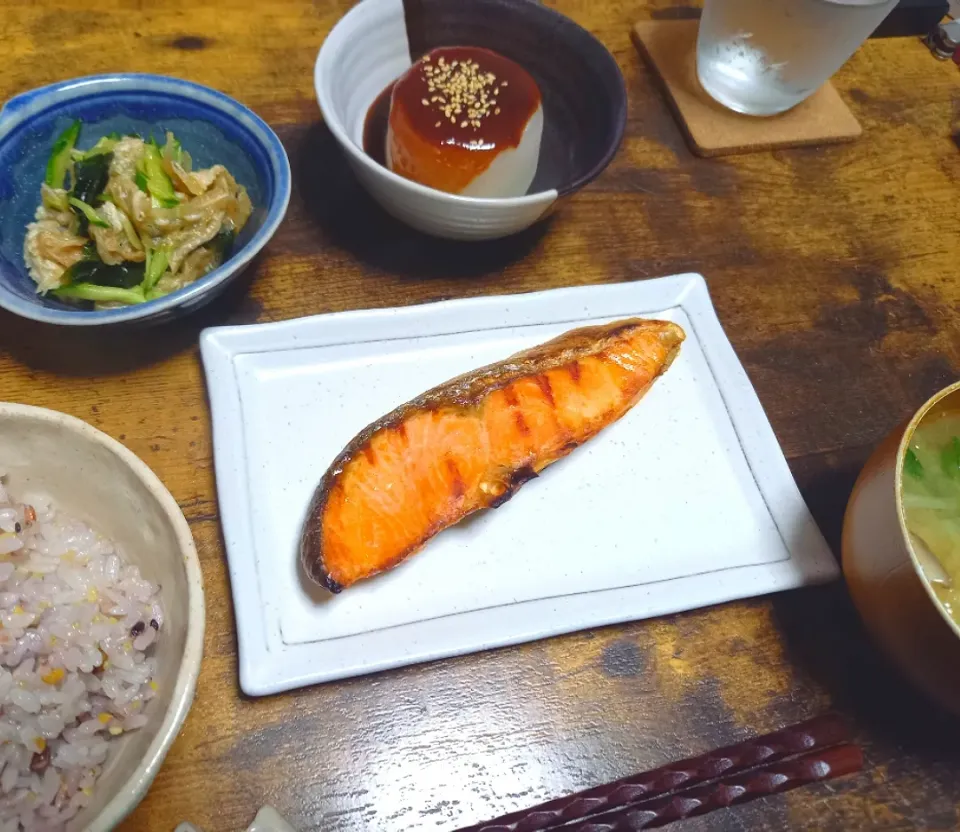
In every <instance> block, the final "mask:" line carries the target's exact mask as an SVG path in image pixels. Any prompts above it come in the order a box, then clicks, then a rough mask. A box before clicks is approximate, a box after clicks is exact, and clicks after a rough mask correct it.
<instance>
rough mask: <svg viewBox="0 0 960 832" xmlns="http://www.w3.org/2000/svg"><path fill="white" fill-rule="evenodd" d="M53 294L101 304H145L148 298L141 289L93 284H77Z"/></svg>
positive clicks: (55, 290) (56, 290) (57, 290)
mask: <svg viewBox="0 0 960 832" xmlns="http://www.w3.org/2000/svg"><path fill="white" fill-rule="evenodd" d="M53 294H55V295H56V296H57V297H58V298H64V299H65V300H92V301H94V302H99V303H126V304H128V305H133V304H137V303H143V302H144V301H145V300H146V298H145V297H144V294H143V292H142V291H141V290H140V289H139V288H136V289H121V288H118V287H116V286H97V285H95V284H93V283H75V284H73V286H63V287H61V288H60V289H54V291H53Z"/></svg>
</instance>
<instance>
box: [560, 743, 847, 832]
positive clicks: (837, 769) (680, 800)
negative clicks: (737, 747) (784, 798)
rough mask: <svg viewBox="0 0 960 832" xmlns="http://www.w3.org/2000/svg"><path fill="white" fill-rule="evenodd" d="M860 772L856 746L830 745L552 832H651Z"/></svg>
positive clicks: (606, 813) (625, 807) (568, 825)
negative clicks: (698, 816)
mask: <svg viewBox="0 0 960 832" xmlns="http://www.w3.org/2000/svg"><path fill="white" fill-rule="evenodd" d="M861 768H863V752H862V751H861V750H860V749H859V748H858V747H857V746H855V745H835V746H834V747H833V748H827V749H825V750H823V751H811V752H810V753H809V754H804V755H802V756H800V757H795V758H793V759H791V760H784V761H782V762H779V763H773V764H771V765H763V766H760V767H759V768H756V769H752V770H750V771H747V772H746V773H744V774H739V775H735V776H734V777H732V778H729V779H728V778H726V777H724V778H721V779H720V780H718V781H715V782H713V783H707V784H706V785H703V786H697V787H694V788H692V789H686V790H684V791H681V792H678V793H675V794H672V795H666V796H665V797H662V798H660V799H655V800H645V801H642V802H641V803H639V804H632V805H631V804H628V805H627V806H624V807H623V808H621V809H615V810H613V811H611V812H604V813H603V814H600V815H594V816H593V817H590V818H587V819H586V820H583V821H581V822H579V823H573V824H565V825H563V826H562V827H554V828H556V829H558V830H563V832H637V830H640V829H654V828H656V827H658V826H665V825H666V824H668V823H673V822H674V821H678V820H684V819H686V818H692V817H696V816H697V815H705V814H707V812H712V811H714V810H715V809H723V808H726V807H728V806H734V805H737V804H740V803H749V802H750V801H751V800H756V799H757V798H760V797H767V796H768V795H772V794H780V793H781V792H786V791H790V789H796V788H798V787H800V786H806V785H809V784H810V783H818V782H820V781H822V780H831V779H833V778H834V777H842V776H844V775H845V774H853V773H854V772H855V771H860V769H861Z"/></svg>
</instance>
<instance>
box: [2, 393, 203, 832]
mask: <svg viewBox="0 0 960 832" xmlns="http://www.w3.org/2000/svg"><path fill="white" fill-rule="evenodd" d="M0 469H2V470H3V472H5V473H6V474H7V475H8V476H7V478H6V484H7V487H8V489H9V490H10V491H11V492H12V493H13V494H14V495H15V496H18V495H20V494H22V493H23V492H24V490H30V491H35V492H41V493H43V494H45V495H47V496H49V497H50V498H51V499H52V500H53V502H54V504H55V505H56V507H57V508H58V509H60V510H62V511H65V512H68V513H70V514H71V515H73V516H75V517H77V518H78V519H79V520H82V521H83V522H85V523H87V524H89V525H90V526H91V527H92V528H94V529H95V530H96V531H98V532H100V533H102V534H104V535H106V536H107V537H109V538H111V539H112V540H113V541H114V542H116V543H117V544H118V546H119V547H121V548H122V549H123V550H124V553H125V555H126V557H127V559H128V560H129V562H131V563H133V564H135V565H136V566H137V567H138V568H139V569H140V572H141V574H142V575H143V577H144V578H145V579H147V580H149V581H151V582H153V583H157V584H160V586H161V589H160V599H161V603H162V604H163V609H164V614H165V621H164V624H163V627H162V629H161V632H160V638H158V640H157V646H156V648H155V653H154V655H155V657H156V659H157V663H158V669H157V677H156V678H157V681H158V684H159V690H158V693H157V695H156V697H155V698H154V699H153V700H151V701H150V702H149V703H148V705H147V707H146V708H145V712H146V715H147V716H148V717H149V718H150V722H149V723H148V724H147V726H146V727H144V728H142V729H139V730H136V731H131V732H129V733H126V734H124V735H123V736H122V737H118V738H115V739H114V740H112V741H111V746H112V747H111V751H110V755H109V757H108V758H107V762H106V764H105V766H104V770H103V774H102V775H101V777H100V779H99V780H98V781H97V784H96V788H95V790H94V792H93V798H92V801H91V803H90V805H89V806H87V807H86V808H85V809H84V810H83V811H82V812H81V813H80V814H79V815H78V816H77V817H76V818H75V819H74V820H73V821H72V822H71V823H70V824H68V826H67V828H66V832H81V830H83V832H107V830H111V829H113V828H114V827H115V826H117V824H119V823H120V821H122V820H123V819H124V818H125V817H126V816H127V815H128V814H130V812H132V811H133V809H134V808H135V807H136V806H137V804H138V803H139V802H140V801H141V800H142V799H143V797H144V795H145V794H146V792H147V789H148V788H149V787H150V784H151V783H152V782H153V779H154V778H155V777H156V774H157V772H158V771H159V769H160V766H161V764H162V763H163V760H164V758H165V757H166V754H167V751H168V750H169V749H170V746H171V745H172V744H173V741H174V739H176V737H177V734H178V733H179V731H180V728H181V726H182V725H183V722H184V719H185V718H186V715H187V712H188V711H189V709H190V705H191V703H192V701H193V696H194V692H195V690H196V684H197V677H198V675H199V672H200V661H201V658H202V654H203V633H204V619H205V610H204V599H203V580H202V576H201V572H200V562H199V560H198V558H197V551H196V547H195V545H194V542H193V536H192V534H191V532H190V527H189V526H188V525H187V521H186V519H185V518H184V516H183V513H182V512H181V511H180V508H179V506H178V505H177V503H176V501H175V500H174V499H173V497H172V496H171V495H170V492H169V491H167V489H166V488H165V487H164V485H163V483H161V482H160V480H159V479H158V478H157V476H156V475H155V474H154V473H153V472H152V471H151V470H150V469H149V468H148V467H147V466H146V465H145V464H144V463H143V462H142V461H141V460H140V459H138V458H137V457H136V456H135V455H134V454H133V453H132V452H131V451H129V450H127V449H126V448H125V447H124V446H123V445H121V444H120V443H119V442H117V441H116V440H114V439H111V438H110V437H109V436H107V435H106V434H104V433H102V432H101V431H98V430H97V429H95V428H93V427H91V426H90V425H88V424H86V423H85V422H82V421H80V420H79V419H76V418H74V417H72V416H67V415H65V414H63V413H57V412H55V411H52V410H46V409H44V408H38V407H29V406H26V405H19V404H10V403H5V402H0Z"/></svg>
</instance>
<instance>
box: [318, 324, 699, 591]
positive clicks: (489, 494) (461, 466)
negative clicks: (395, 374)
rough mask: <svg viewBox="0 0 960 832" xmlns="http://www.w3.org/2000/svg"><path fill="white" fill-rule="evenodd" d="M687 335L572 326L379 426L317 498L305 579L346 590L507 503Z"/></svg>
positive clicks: (596, 426) (593, 429) (614, 410)
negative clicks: (483, 511) (456, 526)
mask: <svg viewBox="0 0 960 832" xmlns="http://www.w3.org/2000/svg"><path fill="white" fill-rule="evenodd" d="M684 337H685V335H684V332H683V330H682V329H681V328H680V327H679V326H677V325H676V324H673V323H669V322H665V321H647V320H640V319H630V320H626V321H618V322H617V323H614V324H608V325H602V326H593V327H585V328H583V329H578V330H573V331H571V332H568V333H566V334H564V335H561V336H560V337H559V338H556V339H554V340H553V341H549V342H547V343H545V344H541V345H540V346H537V347H534V348H532V349H529V350H526V351H524V352H521V353H518V354H517V355H514V356H512V357H511V358H508V359H506V360H505V361H501V362H498V363H495V364H491V365H489V366H487V367H481V368H480V369H477V370H474V371H472V372H470V373H466V374H465V375H463V376H459V377H458V378H455V379H452V380H450V381H448V382H446V383H444V384H441V385H440V386H439V387H435V388H434V389H432V390H429V391H427V392H426V393H424V394H422V395H421V396H418V397H417V398H415V399H413V400H412V401H410V402H407V403H406V404H403V405H401V406H400V407H398V408H397V409H396V410H394V411H392V412H391V413H389V414H387V415H386V416H384V417H383V418H382V419H379V420H377V421H376V422H374V423H373V424H371V425H368V426H367V427H366V428H365V429H364V430H362V431H361V432H360V433H359V434H358V435H357V436H356V437H355V438H354V439H353V440H352V441H351V442H350V443H349V444H348V445H347V446H346V448H344V449H343V451H341V453H340V454H339V455H338V456H337V458H336V459H335V460H334V461H333V463H332V464H331V466H330V468H329V469H328V470H327V472H326V473H325V474H324V476H323V478H322V480H321V482H320V484H319V486H318V487H317V490H316V492H315V493H314V496H313V499H312V501H311V503H310V507H309V509H308V513H307V517H306V519H305V522H304V527H303V532H302V535H301V541H300V558H301V563H302V565H303V568H304V571H305V572H306V574H307V575H309V577H310V578H311V579H312V580H314V581H316V582H317V583H319V584H321V585H322V586H325V587H326V588H327V589H329V590H330V591H331V592H339V591H341V590H342V589H344V588H345V587H348V586H350V585H351V584H353V583H356V582H357V581H359V580H363V579H365V578H369V577H371V576H373V575H376V574H377V573H379V572H383V571H385V570H387V569H390V568H391V567H393V566H395V565H397V564H398V563H400V562H401V561H403V560H405V559H406V558H407V557H409V556H410V555H412V554H413V553H415V552H416V551H418V550H419V549H420V548H422V546H423V545H424V544H425V543H426V542H427V541H428V540H429V539H430V538H431V537H433V535H435V534H437V533H438V532H440V531H443V530H444V529H446V528H448V527H449V526H451V525H453V524H454V523H457V522H458V521H459V520H462V519H463V518H464V517H466V516H468V515H469V514H472V513H473V512H475V511H478V510H480V509H484V508H495V507H497V506H499V505H502V504H503V503H505V502H506V501H507V500H509V499H510V498H511V497H512V496H513V495H514V494H516V492H517V491H518V490H519V488H520V487H521V486H522V485H523V484H524V483H526V482H528V481H529V480H531V479H533V478H534V477H536V476H538V475H539V473H540V472H541V471H542V470H543V469H544V468H546V467H547V466H548V465H550V464H551V463H553V462H556V461H557V460H558V459H561V458H562V457H564V456H566V455H567V454H568V453H570V452H571V451H572V450H573V449H574V448H576V447H578V446H579V445H582V444H583V443H584V442H586V441H587V440H589V439H590V438H591V437H593V436H595V435H596V434H597V433H599V432H600V431H601V430H602V429H603V428H605V427H607V426H608V425H610V424H612V423H613V422H615V421H617V420H618V419H619V418H620V417H622V416H623V415H624V414H625V413H626V412H627V411H628V410H630V408H631V407H633V405H634V404H636V403H637V401H639V400H640V398H642V396H643V395H644V394H645V393H646V391H647V390H648V389H649V388H650V386H651V385H652V384H653V382H654V381H655V380H656V379H657V378H658V377H659V376H660V375H662V374H663V373H664V372H665V371H666V370H667V368H668V367H669V366H670V364H671V363H672V361H673V360H674V358H675V357H676V355H677V353H678V351H679V349H680V344H681V343H682V342H683V340H684Z"/></svg>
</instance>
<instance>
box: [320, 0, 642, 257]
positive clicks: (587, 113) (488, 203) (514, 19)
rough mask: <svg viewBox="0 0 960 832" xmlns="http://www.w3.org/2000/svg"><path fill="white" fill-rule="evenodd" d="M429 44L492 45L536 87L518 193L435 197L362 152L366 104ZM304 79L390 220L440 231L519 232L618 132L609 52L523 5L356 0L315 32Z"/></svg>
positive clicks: (603, 160) (554, 16)
mask: <svg viewBox="0 0 960 832" xmlns="http://www.w3.org/2000/svg"><path fill="white" fill-rule="evenodd" d="M441 46H478V47H484V48H487V49H492V50H494V51H496V52H499V53H500V54H501V55H504V56H505V57H507V58H510V59H511V60H513V61H515V62H516V63H518V64H520V65H521V66H522V67H524V68H525V69H526V70H527V71H528V72H529V73H530V74H531V75H532V76H533V78H534V79H535V80H536V82H537V84H538V85H539V87H540V92H541V95H542V99H543V111H544V129H543V138H542V140H541V145H540V157H539V165H538V168H537V174H536V177H535V179H534V180H533V184H532V185H531V186H530V189H529V191H528V193H527V194H526V195H525V196H521V197H514V198H505V199H480V198H473V197H464V196H459V195H455V194H447V193H443V192H442V191H436V190H434V189H432V188H426V187H424V186H422V185H419V184H417V183H415V182H412V181H410V180H407V179H404V178H402V177H400V176H397V175H396V174H394V173H392V172H391V171H389V170H387V169H386V168H385V167H384V166H382V165H380V164H378V163H377V162H376V161H374V159H372V158H371V157H370V156H369V155H367V154H366V153H365V152H364V150H363V134H364V123H365V120H366V117H367V114H368V112H369V111H370V108H371V106H372V105H373V104H374V102H375V100H376V99H377V97H378V96H379V95H380V93H381V92H382V91H383V90H384V89H385V88H386V87H388V86H389V85H390V84H391V83H392V82H393V81H395V80H396V79H397V78H398V77H399V76H400V75H401V74H402V73H403V72H405V71H406V69H407V68H409V66H410V65H411V64H412V63H413V62H414V61H416V60H418V59H419V58H420V57H422V56H423V55H424V54H425V53H427V52H429V51H430V50H432V49H435V48H438V47H441ZM314 80H315V84H316V88H317V97H318V99H319V101H320V108H321V110H322V111H323V115H324V119H325V121H326V123H327V126H328V127H329V128H330V130H331V131H332V132H333V134H334V136H335V137H336V138H337V140H338V142H339V143H340V144H341V146H342V147H343V149H344V151H345V152H346V154H347V159H348V161H349V162H350V164H351V165H352V167H353V168H354V170H355V171H356V173H357V175H358V177H359V178H360V180H361V182H362V183H363V185H364V186H365V187H366V188H367V189H368V190H369V191H370V192H371V194H372V195H373V196H374V197H375V198H376V199H377V200H378V201H379V202H380V204H381V205H383V207H384V208H386V209H387V210H388V211H389V212H390V213H392V214H394V215H395V216H397V217H399V218H400V219H402V220H404V221H406V222H409V223H410V224H411V225H413V226H415V227H417V228H420V229H421V230H423V231H427V232H428V233H433V234H439V235H440V236H447V237H458V238H461V239H483V238H491V237H498V236H504V235H505V234H510V233H514V232H516V231H520V230H521V229H522V228H525V227H527V226H529V225H531V224H532V223H534V222H536V221H537V220H538V219H539V218H541V217H542V216H544V215H546V214H547V213H549V212H550V211H551V209H552V208H553V205H554V203H555V202H556V200H557V199H558V198H559V197H563V196H567V195H569V194H572V193H574V192H575V191H577V190H578V189H579V188H582V187H583V186H584V185H585V184H587V183H588V182H590V181H591V180H593V179H594V178H596V177H597V176H598V175H599V174H600V173H601V172H602V171H603V169H604V168H605V167H606V166H607V165H608V164H609V163H610V160H611V159H612V158H613V157H614V155H615V154H616V152H617V150H618V148H619V147H620V143H621V141H622V139H623V132H624V128H625V126H626V118H627V94H626V87H625V85H624V81H623V75H622V74H621V72H620V69H619V67H618V66H617V62H616V61H615V60H614V58H613V56H612V55H611V54H610V52H609V51H608V50H607V48H606V47H605V46H604V45H603V44H602V43H600V41H599V40H597V39H596V38H595V37H594V36H593V35H591V34H590V33H589V32H588V31H586V30H585V29H583V28H582V27H581V26H579V25H578V24H576V23H574V21H572V20H571V19H570V18H568V17H565V16H564V15H562V14H560V13H559V12H556V11H554V10H553V9H550V8H547V7H546V6H542V5H540V4H539V3H537V2H534V0H363V1H362V2H361V3H358V4H357V5H356V6H354V8H353V9H351V11H350V12H349V13H348V14H346V15H345V16H344V17H343V18H342V19H341V20H340V21H339V22H338V23H337V25H336V26H335V27H334V28H333V30H332V31H331V33H330V35H329V36H328V37H327V40H326V42H325V43H324V45H323V48H322V49H321V50H320V54H319V56H318V57H317V64H316V70H315V78H314ZM384 130H386V124H385V120H384Z"/></svg>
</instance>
